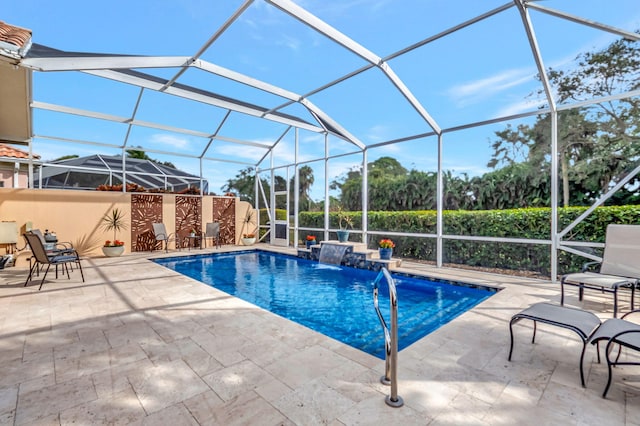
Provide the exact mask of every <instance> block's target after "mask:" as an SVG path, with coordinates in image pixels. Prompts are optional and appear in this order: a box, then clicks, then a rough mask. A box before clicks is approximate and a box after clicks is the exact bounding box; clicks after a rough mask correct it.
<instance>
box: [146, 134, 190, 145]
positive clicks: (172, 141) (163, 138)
mask: <svg viewBox="0 0 640 426" xmlns="http://www.w3.org/2000/svg"><path fill="white" fill-rule="evenodd" d="M151 142H152V143H158V144H161V145H168V146H171V147H175V148H188V147H189V141H188V140H187V139H186V138H183V137H179V136H174V135H166V134H155V135H152V136H151Z"/></svg>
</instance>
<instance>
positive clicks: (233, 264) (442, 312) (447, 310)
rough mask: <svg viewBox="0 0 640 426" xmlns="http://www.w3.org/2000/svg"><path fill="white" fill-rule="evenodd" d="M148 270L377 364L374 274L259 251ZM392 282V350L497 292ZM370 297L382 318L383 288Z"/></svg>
mask: <svg viewBox="0 0 640 426" xmlns="http://www.w3.org/2000/svg"><path fill="white" fill-rule="evenodd" d="M154 262H156V263H158V264H160V265H163V266H165V267H167V268H169V269H172V270H174V271H176V272H179V273H181V274H183V275H186V276H189V277H191V278H194V279H196V280H198V281H201V282H203V283H205V284H208V285H210V286H212V287H215V288H217V289H219V290H222V291H224V292H226V293H228V294H231V295H233V296H235V297H238V298H240V299H243V300H245V301H247V302H250V303H252V304H254V305H257V306H259V307H261V308H264V309H267V310H269V311H271V312H273V313H275V314H277V315H280V316H282V317H285V318H288V319H290V320H292V321H295V322H297V323H300V324H302V325H305V326H307V327H309V328H311V329H313V330H315V331H318V332H320V333H322V334H325V335H327V336H329V337H332V338H334V339H337V340H340V341H341V342H343V343H346V344H348V345H350V346H353V347H355V348H357V349H360V350H362V351H365V352H367V353H369V354H372V355H375V356H377V357H378V358H380V359H384V332H383V330H382V327H381V326H380V322H379V320H378V317H377V314H376V312H375V309H374V306H373V282H374V280H375V278H376V275H377V273H376V272H374V271H369V270H364V269H357V268H351V267H345V266H338V265H327V264H322V263H318V262H314V261H310V260H305V259H300V258H297V257H293V256H288V255H282V254H276V253H270V252H265V251H260V250H254V251H248V252H236V253H220V254H207V255H196V256H182V257H169V258H162V259H154ZM392 276H393V278H394V280H395V282H396V287H397V293H398V350H402V349H404V348H406V347H408V346H409V345H411V344H412V343H414V342H416V341H417V340H419V339H421V338H422V337H424V336H426V335H427V334H429V333H431V332H432V331H434V330H436V329H437V328H439V327H440V326H442V325H444V324H446V323H448V322H449V321H451V320H452V319H454V318H456V317H457V316H459V315H460V314H462V313H464V312H466V311H467V310H469V309H471V308H473V307H474V306H476V305H477V304H478V303H480V302H482V301H483V300H485V299H487V298H488V297H490V296H491V295H493V294H495V292H496V291H497V290H496V289H491V288H484V287H481V288H478V287H474V286H465V285H452V284H448V283H443V282H434V281H429V280H426V279H422V278H417V277H409V276H402V275H397V274H392ZM378 297H379V304H380V310H381V312H382V314H383V315H384V317H385V318H389V292H388V288H387V286H386V285H382V286H381V288H380V290H379V294H378ZM387 321H388V320H387Z"/></svg>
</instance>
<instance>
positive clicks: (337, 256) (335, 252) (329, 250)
mask: <svg viewBox="0 0 640 426" xmlns="http://www.w3.org/2000/svg"><path fill="white" fill-rule="evenodd" d="M348 248H349V246H346V245H344V244H331V243H327V242H323V243H322V246H321V247H320V256H319V258H318V262H320V263H328V264H330V265H339V264H340V262H342V258H343V257H344V254H345V253H346V252H347V249H348Z"/></svg>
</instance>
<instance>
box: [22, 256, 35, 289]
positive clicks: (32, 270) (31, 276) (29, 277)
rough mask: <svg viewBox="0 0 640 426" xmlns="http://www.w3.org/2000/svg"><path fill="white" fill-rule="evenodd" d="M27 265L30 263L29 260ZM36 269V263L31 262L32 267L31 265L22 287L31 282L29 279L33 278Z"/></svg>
mask: <svg viewBox="0 0 640 426" xmlns="http://www.w3.org/2000/svg"><path fill="white" fill-rule="evenodd" d="M29 263H31V259H29ZM37 267H38V262H33V265H31V267H30V268H29V275H28V276H27V280H26V281H25V282H24V287H26V286H27V284H29V281H31V279H32V278H33V272H34V271H35V270H36V268H37Z"/></svg>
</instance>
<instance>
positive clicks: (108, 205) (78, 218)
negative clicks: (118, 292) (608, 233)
mask: <svg viewBox="0 0 640 426" xmlns="http://www.w3.org/2000/svg"><path fill="white" fill-rule="evenodd" d="M203 198H204V200H203V203H202V223H203V225H202V226H203V228H204V224H205V223H206V222H210V221H211V219H210V218H211V217H212V214H213V213H212V205H213V202H212V200H211V198H212V196H205V197H203ZM114 208H118V209H121V210H122V211H123V212H125V217H126V219H127V222H128V223H129V221H130V219H131V197H130V194H129V193H121V192H109V191H95V192H91V191H69V190H38V189H11V188H0V221H15V222H16V223H17V226H18V232H19V233H20V234H22V233H23V232H25V229H26V225H27V223H28V222H31V225H32V227H33V228H39V229H40V230H42V232H44V231H45V229H48V230H49V231H55V233H56V235H57V237H58V240H59V241H69V242H71V243H72V244H73V245H74V247H75V248H76V249H77V250H78V251H79V252H80V254H81V255H83V256H88V257H92V256H103V254H102V250H101V247H102V245H103V244H104V241H105V240H112V239H113V231H109V232H107V231H105V230H103V229H102V227H101V223H102V218H103V217H104V215H105V214H107V213H108V212H110V211H111V210H112V209H114ZM247 208H250V205H249V204H248V203H246V202H241V201H237V200H236V241H239V238H240V232H241V229H242V218H243V217H244V212H246V210H247ZM162 210H163V222H164V223H165V226H166V227H167V230H168V231H169V232H174V231H175V195H172V194H165V195H163V208H162ZM203 230H204V229H203ZM117 238H118V239H120V240H122V241H124V242H125V253H128V252H129V251H130V249H131V231H130V228H129V227H127V230H126V231H123V232H119V233H118V235H117ZM24 245H25V243H24V239H23V238H22V237H20V238H18V248H19V249H21V248H23V247H24ZM0 254H4V251H3V250H2V249H0ZM28 256H30V253H29V252H28V250H24V251H20V252H19V253H18V260H19V261H20V258H21V257H28ZM22 264H23V265H24V263H22Z"/></svg>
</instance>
